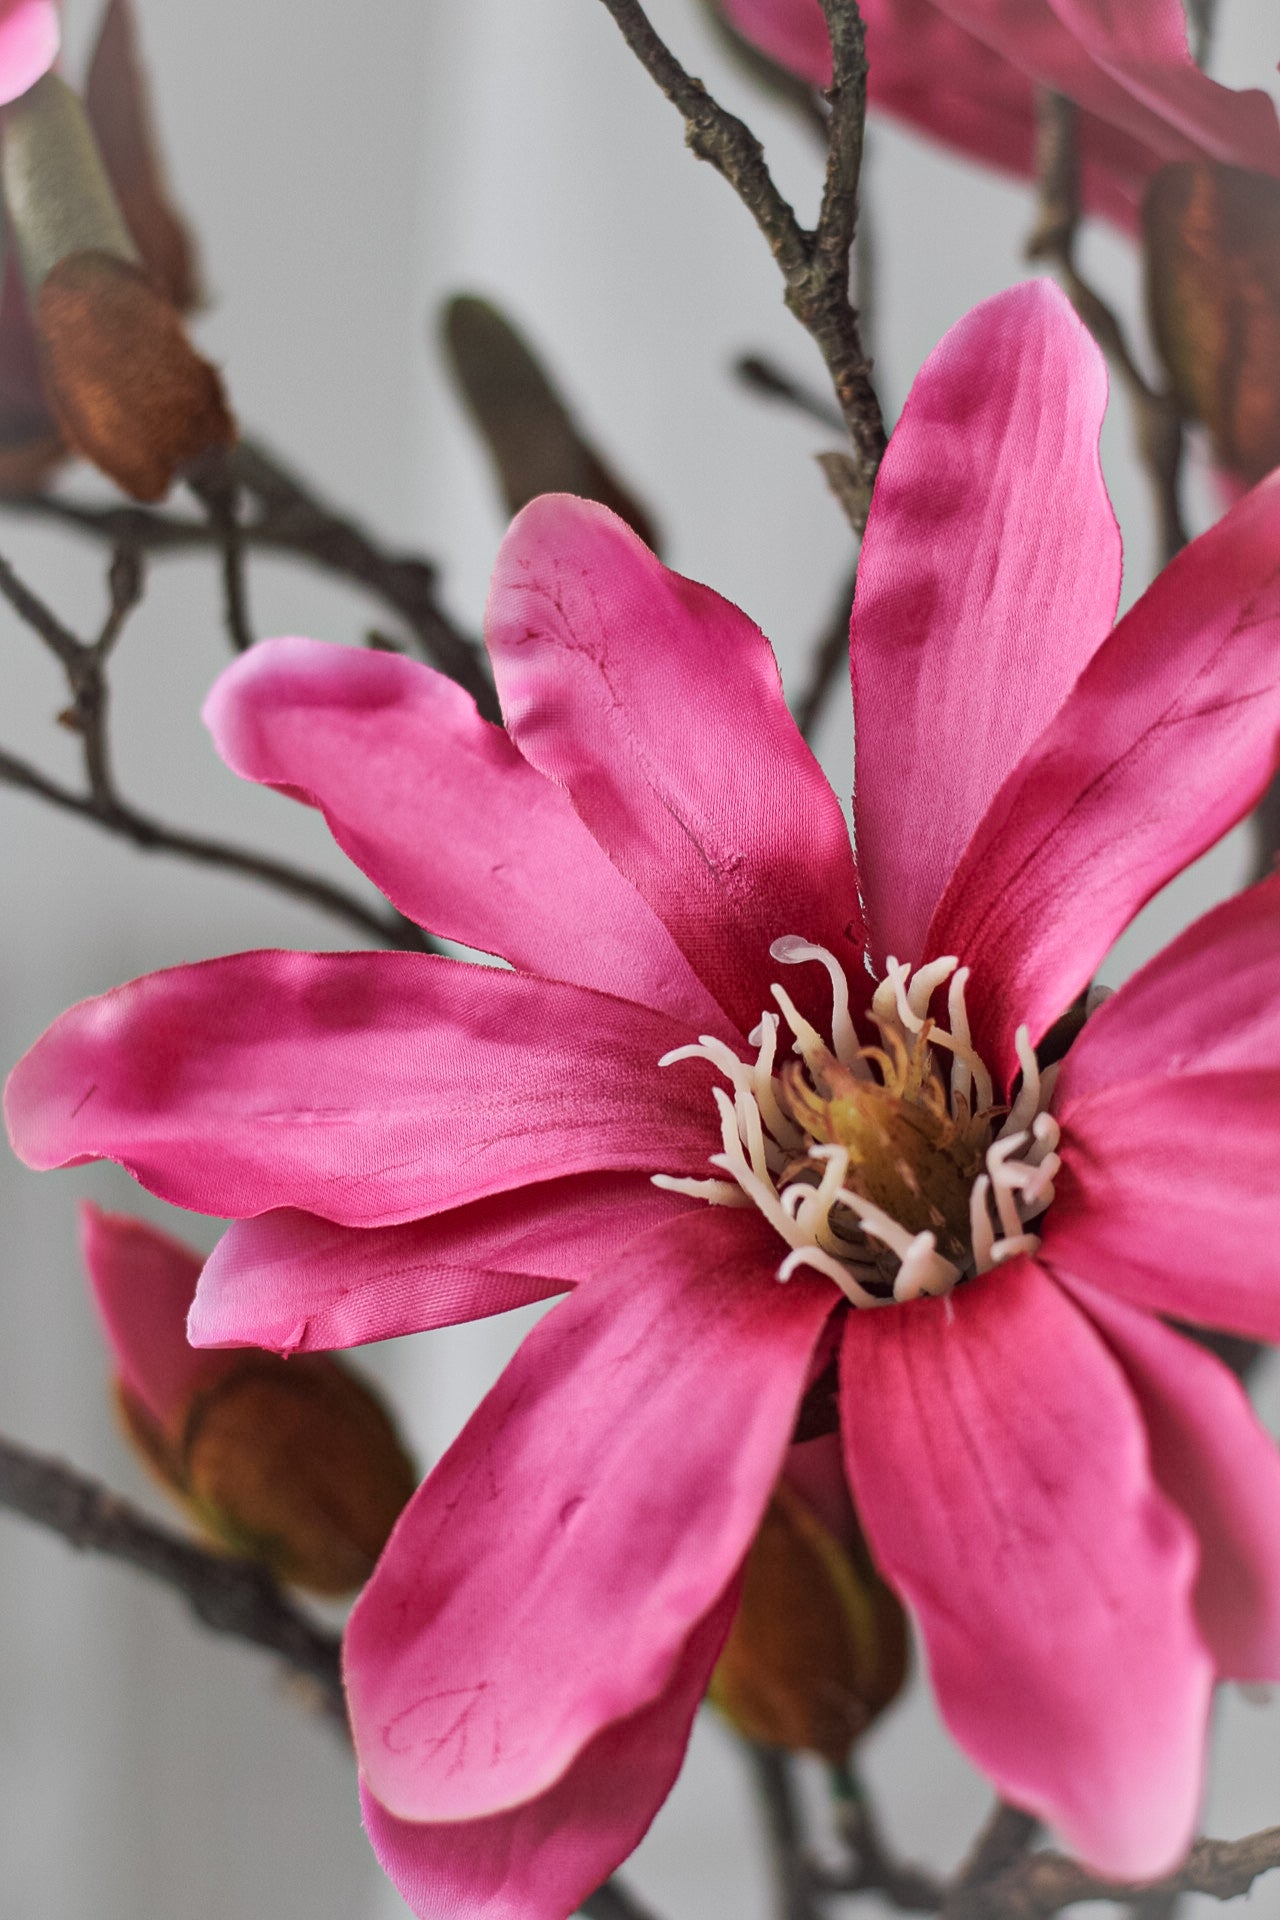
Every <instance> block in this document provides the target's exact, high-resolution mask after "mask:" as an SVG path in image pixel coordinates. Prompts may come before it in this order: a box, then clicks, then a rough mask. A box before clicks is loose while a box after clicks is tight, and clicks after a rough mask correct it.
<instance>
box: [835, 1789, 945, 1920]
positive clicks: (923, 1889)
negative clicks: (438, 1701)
mask: <svg viewBox="0 0 1280 1920" xmlns="http://www.w3.org/2000/svg"><path fill="white" fill-rule="evenodd" d="M831 1786H832V1791H833V1795H834V1806H835V1816H836V1830H837V1833H838V1834H839V1837H840V1840H841V1842H842V1843H843V1845H844V1847H845V1850H846V1852H847V1854H848V1864H847V1865H846V1866H845V1867H843V1868H841V1870H840V1871H839V1872H837V1873H828V1872H824V1871H823V1870H822V1869H821V1868H817V1867H815V1868H814V1869H813V1873H814V1880H815V1884H816V1885H818V1886H819V1887H821V1888H823V1889H825V1890H826V1891H827V1892H830V1893H880V1894H883V1895H884V1898H885V1899H886V1900H887V1901H888V1903H889V1905H890V1906H891V1907H897V1908H899V1909H900V1910H901V1911H903V1912H907V1913H936V1912H937V1910H938V1908H939V1907H941V1905H942V1903H943V1899H944V1898H945V1895H946V1888H945V1886H944V1885H943V1884H942V1883H941V1882H940V1881H938V1880H935V1879H933V1877H932V1876H931V1875H929V1874H927V1873H921V1872H920V1871H919V1870H918V1869H917V1868H916V1867H911V1866H904V1865H903V1864H902V1863H901V1862H900V1861H897V1860H895V1859H894V1858H893V1856H892V1854H891V1853H890V1852H889V1849H888V1847H887V1846H886V1845H885V1841H884V1837H883V1835H882V1834H881V1832H880V1823H879V1821H878V1820H877V1819H876V1815H875V1809H874V1807H873V1806H872V1804H871V1801H870V1799H869V1798H868V1796H867V1792H866V1789H865V1788H864V1787H863V1785H862V1782H861V1781H860V1780H859V1779H858V1778H857V1776H856V1775H855V1774H854V1773H852V1772H851V1771H850V1770H849V1769H848V1768H847V1767H839V1768H836V1769H834V1770H833V1772H832V1774H831Z"/></svg>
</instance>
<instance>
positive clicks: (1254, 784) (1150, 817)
mask: <svg viewBox="0 0 1280 1920" xmlns="http://www.w3.org/2000/svg"><path fill="white" fill-rule="evenodd" d="M1278 737H1280V476H1276V477H1273V478H1272V479H1270V480H1267V481H1264V482H1263V484H1262V485H1261V486H1259V487H1255V488H1254V490H1253V492H1252V493H1250V494H1247V495H1246V496H1245V498H1244V499H1243V500H1242V501H1241V502H1240V504H1239V505H1238V506H1237V507H1234V508H1233V509H1232V510H1231V512H1230V513H1228V514H1227V515H1226V517H1225V518H1224V519H1222V520H1220V521H1219V522H1218V524H1217V526H1215V527H1212V528H1211V529H1210V530H1209V532H1208V533H1205V534H1202V535H1201V536H1200V538H1199V539H1198V540H1194V541H1192V543H1191V545H1190V546H1189V547H1187V548H1185V549H1184V551H1183V552H1182V553H1181V554H1179V556H1178V558H1177V559H1176V560H1174V561H1173V563H1172V564H1171V565H1170V566H1168V567H1166V568H1165V569H1164V571H1163V573H1161V574H1160V575H1159V576H1158V577H1157V579H1156V580H1155V582H1154V584H1153V585H1152V586H1151V587H1149V588H1148V589H1147V591H1146V593H1145V594H1143V596H1142V598H1141V599H1140V600H1139V601H1138V602H1137V604H1136V605H1135V606H1134V607H1132V608H1131V609H1130V611H1129V612H1128V613H1127V614H1126V615H1125V616H1124V618H1123V619H1122V620H1121V621H1120V624H1119V625H1118V626H1117V627H1116V628H1115V631H1114V632H1113V633H1112V635H1111V638H1110V639H1109V640H1108V641H1106V642H1105V644H1104V645H1103V646H1102V647H1101V648H1100V649H1099V651H1098V652H1097V654H1096V655H1095V656H1094V659H1093V660H1092V662H1091V663H1090V665H1089V666H1088V667H1086V669H1085V671H1084V672H1083V673H1082V674H1081V676H1080V678H1079V680H1078V681H1077V682H1076V685H1075V687H1074V688H1073V690H1072V692H1071V693H1070V695H1069V696H1068V698H1067V700H1066V702H1065V704H1064V705H1063V707H1062V709H1061V711H1060V712H1059V714H1058V716H1057V718H1056V719H1055V720H1054V721H1052V722H1051V724H1050V725H1049V726H1048V727H1047V728H1046V730H1045V732H1044V733H1043V734H1042V735H1041V737H1040V739H1039V740H1038V741H1037V742H1036V744H1035V745H1034V746H1033V747H1032V748H1031V750H1030V751H1029V752H1028V753H1027V755H1026V756H1025V758H1024V759H1023V761H1022V762H1021V764H1020V765H1019V766H1018V767H1017V768H1016V769H1015V770H1014V772H1013V773H1012V774H1010V776H1009V778H1008V779H1007V780H1006V781H1005V783H1004V786H1003V787H1002V788H1001V789H1000V792H999V793H998V794H997V795H996V798H995V800H994V801H993V803H992V805H991V807H990V808H989V809H988V811H987V813H986V815H985V816H984V818H983V820H982V822H981V824H980V825H979V827H978V829H977V831H976V833H975V834H974V836H973V839H972V840H971V841H970V842H969V846H968V848H967V849H966V851H965V854H964V857H963V858H962V859H961V861H960V864H959V866H958V867H957V868H956V871H955V874H954V875H953V877H952V880H951V883H950V885H949V886H948V888H947V891H946V893H945V894H944V895H943V898H942V900H941V902H940V904H939V906H938V910H937V912H936V913H935V915H934V918H933V924H932V926H931V928H930V931H929V936H928V939H927V941H926V946H927V948H928V951H929V952H930V953H931V954H934V953H939V954H941V953H955V954H958V955H959V956H960V957H961V959H962V960H964V961H965V962H966V963H967V964H969V965H970V966H971V967H972V969H973V982H972V984H971V986H970V989H969V1006H970V1008H971V1009H972V1010H973V1030H974V1040H975V1044H976V1045H977V1047H978V1050H979V1052H980V1053H982V1054H983V1055H984V1057H985V1058H986V1059H987V1060H988V1062H989V1063H991V1064H998V1066H999V1068H1000V1069H1002V1070H1005V1071H1011V1070H1012V1068H1013V1065H1014V1048H1013V1035H1014V1031H1015V1029H1016V1027H1017V1026H1018V1024H1019V1022H1021V1021H1024V1020H1025V1021H1026V1023H1027V1025H1028V1026H1029V1028H1030V1030H1031V1038H1032V1040H1033V1042H1034V1041H1036V1040H1038V1039H1039V1038H1040V1036H1041V1035H1042V1034H1043V1033H1044V1032H1045V1031H1046V1029H1047V1028H1048V1027H1049V1026H1050V1024H1051V1023H1052V1022H1053V1020H1054V1019H1056V1018H1057V1016H1058V1014H1060V1013H1061V1012H1062V1011H1063V1009H1064V1008H1065V1007H1068V1006H1069V1005H1070V1004H1071V1002H1072V1001H1073V1000H1074V999H1075V997H1076V995H1077V994H1078V993H1079V992H1080V990H1081V989H1082V988H1083V987H1084V986H1086V985H1087V983H1088V982H1089V981H1090V980H1091V979H1092V978H1093V975H1094V972H1095V971H1096V969H1097V966H1098V963H1099V962H1100V960H1101V959H1102V958H1103V956H1104V955H1105V954H1106V952H1107V951H1108V949H1109V948H1110V947H1111V945H1112V944H1113V942H1114V941H1115V939H1116V936H1117V935H1118V934H1119V933H1120V932H1121V931H1122V929H1123V928H1124V927H1125V926H1126V925H1127V924H1128V922H1129V921H1130V920H1131V919H1132V918H1133V916H1134V914H1135V913H1136V912H1137V911H1138V909H1139V908H1140V907H1141V906H1142V905H1143V904H1144V902H1146V901H1147V900H1149V899H1150V898H1151V896H1152V894H1153V893H1155V892H1157V891H1158V889H1159V888H1160V887H1162V886H1163V885H1164V883H1165V881H1166V880H1169V879H1171V878H1172V877H1173V875H1174V874H1175V873H1178V872H1180V871H1181V869H1182V868H1183V867H1185V866H1187V865H1189V864H1190V862H1191V861H1192V860H1194V859H1195V858H1196V857H1197V856H1198V855H1199V854H1201V853H1203V852H1204V851H1205V849H1206V848H1207V847H1210V846H1212V845H1213V843H1214V841H1215V840H1218V839H1219V838H1220V837H1221V836H1222V835H1223V834H1224V833H1225V832H1226V831H1227V829H1228V828H1229V827H1231V826H1234V824H1235V822H1236V821H1237V820H1239V819H1240V818H1241V816H1242V815H1243V814H1244V813H1246V812H1247V811H1248V810H1249V808H1250V807H1251V806H1252V805H1253V803H1254V801H1255V800H1256V799H1257V798H1258V796H1259V794H1260V793H1261V792H1262V790H1263V788H1264V787H1265V786H1266V784H1267V782H1268V780H1269V779H1270V777H1271V773H1272V769H1273V767H1274V766H1275V763H1276V743H1277V738H1278Z"/></svg>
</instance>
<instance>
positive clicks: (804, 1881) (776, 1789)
mask: <svg viewBox="0 0 1280 1920" xmlns="http://www.w3.org/2000/svg"><path fill="white" fill-rule="evenodd" d="M742 1745H743V1749H744V1751H745V1752H746V1755H747V1758H748V1760H749V1761H750V1763H751V1772H752V1777H753V1779H754V1781H755V1785H756V1793H757V1797H758V1799H759V1803H760V1808H761V1811H762V1813H763V1814H764V1831H765V1843H766V1845H767V1848H768V1852H769V1862H770V1866H771V1868H772V1872H773V1884H774V1912H775V1915H776V1920H821V1912H822V1910H821V1908H820V1906H819V1904H818V1887H817V1884H816V1882H815V1879H814V1876H813V1873H812V1871H811V1868H810V1864H809V1858H808V1849H807V1846H806V1843H805V1835H804V1822H803V1818H802V1816H801V1812H800V1803H799V1799H798V1796H797V1794H796V1788H795V1780H794V1777H793V1774H792V1761H791V1756H790V1754H789V1753H786V1752H784V1751H783V1749H782V1748H781V1747H766V1746H761V1745H759V1744H758V1743H757V1742H755V1741H753V1740H744V1741H743V1743H742Z"/></svg>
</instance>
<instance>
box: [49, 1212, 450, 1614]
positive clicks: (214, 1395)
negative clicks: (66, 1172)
mask: <svg viewBox="0 0 1280 1920" xmlns="http://www.w3.org/2000/svg"><path fill="white" fill-rule="evenodd" d="M81 1228H82V1246H83V1251H84V1258H85V1265H86V1267H87V1269H88V1273H89V1279H90V1282H91V1285H92V1288H93V1293H94V1298H95V1302H96V1304H97V1308H98V1313H99V1317H100V1319H101V1321H102V1325H103V1330H104V1332H105V1334H106V1337H107V1343H108V1346H109V1347H110V1349H111V1354H112V1359H113V1363H114V1367H115V1373H116V1403H117V1407H118V1410H119V1413H120V1417H121V1422H122V1424H123V1427H124V1430H125V1433H126V1436H127V1437H128V1439H129V1440H130V1441H131V1443H132V1445H133V1447H134V1450H135V1451H136V1452H137V1454H138V1455H139V1457H140V1458H141V1460H142V1462H143V1464H144V1465H145V1466H146V1467H147V1468H148V1469H149V1471H150V1472H151V1473H152V1474H153V1475H154V1476H155V1478H156V1479H157V1480H158V1481H159V1482H160V1483H161V1485H162V1486H163V1487H164V1488H165V1489H166V1491H167V1492H168V1493H170V1494H171V1495H173V1496H174V1497H175V1498H176V1499H177V1500H178V1502H179V1503H180V1504H181V1506H182V1507H183V1508H184V1510H185V1511H186V1513H187V1514H188V1515H189V1517H190V1518H192V1519H193V1520H195V1522H196V1523H197V1524H198V1526H199V1527H200V1528H201V1530H202V1531H203V1532H204V1533H205V1534H206V1535H207V1536H208V1537H209V1539H210V1540H212V1541H213V1542H214V1543H215V1544H216V1545H218V1546H219V1547H221V1548H222V1549H223V1550H224V1551H227V1552H229V1553H232V1554H235V1555H238V1556H240V1557H242V1558H245V1559H253V1560H259V1561H261V1562H263V1563H264V1564H265V1565H266V1566H268V1567H269V1568H270V1569H271V1571H272V1572H273V1573H274V1574H276V1576H277V1577H278V1578H279V1579H281V1580H287V1581H291V1582H293V1583H295V1584H296V1585H298V1586H303V1587H308V1588H310V1589H311V1590H312V1591H313V1592H315V1593H323V1594H340V1593H347V1592H350V1591H352V1590H353V1589H354V1588H356V1587H358V1586H360V1585H361V1584H362V1583H363V1582H364V1580H366V1579H367V1578H368V1576H369V1574H370V1573H371V1572H372V1570H373V1565H374V1562H375V1561H376V1559H377V1557H378V1555H379V1553H380V1552H381V1551H382V1548H383V1545H384V1544H385V1542H386V1539H387V1536H388V1534H389V1533H390V1532H391V1529H392V1527H393V1526H394V1525H395V1522H396V1520H397V1519H398V1517H399V1515H400V1512H401V1510H402V1508H403V1507H404V1505H405V1503H406V1501H407V1500H408V1499H409V1496H410V1495H411V1494H412V1492H413V1491H414V1487H415V1485H416V1483H417V1475H416V1472H415V1469H414V1465H413V1462H412V1460H411V1459H410V1458H409V1455H408V1454H407V1452H406V1451H405V1449H404V1447H403V1445H402V1444H401V1442H400V1439H399V1436H398V1435H397V1433H396V1429H395V1426H394V1424H393V1422H392V1420H391V1418H390V1416H389V1414H388V1413H387V1410H386V1408H385V1407H384V1406H383V1404H382V1402H381V1400H380V1399H379V1398H378V1397H377V1395H376V1394H375V1393H374V1392H373V1390H372V1389H371V1388H370V1387H369V1386H368V1385H366V1384H365V1383H364V1382H363V1381H361V1380H360V1379H358V1378H357V1377H356V1375H355V1374H354V1373H352V1372H351V1371H350V1369H349V1368H347V1367H345V1366H344V1365H343V1364H342V1363H341V1362H339V1361H338V1360H335V1359H333V1358H332V1357H331V1356H330V1355H328V1354H299V1355H296V1356H294V1357H293V1358H291V1359H288V1360H283V1359H281V1358H280V1357H279V1356H278V1355H275V1354H266V1353H259V1352H257V1351H256V1350H245V1349H238V1348H237V1349H232V1350H227V1351H216V1352H209V1351H198V1350H197V1349H195V1348H193V1347H191V1346H190V1345H189V1344H188V1342H187V1337H186V1321H187V1312H188V1309H189V1308H190V1305H191V1301H192V1298H193V1296H194V1294H195V1289H196V1282H197V1280H198V1279H199V1276H200V1267H201V1264H202V1263H201V1260H200V1257H199V1255H198V1254H195V1253H193V1252H192V1251H191V1250H190V1249H189V1248H187V1247H184V1246H181V1245H179V1243H178V1242H177V1241H174V1240H170V1239H169V1238H168V1237H167V1236H166V1235H164V1234H161V1233H157V1232H156V1231H155V1230H154V1229H153V1228H151V1227H148V1226H147V1225H146V1224H145V1223H144V1222H143V1221H141V1220H133V1219H129V1218H128V1217H126V1216H123V1215H118V1214H106V1213H101V1212H99V1210H98V1209H97V1208H96V1207H92V1206H85V1207H84V1208H82V1210H81Z"/></svg>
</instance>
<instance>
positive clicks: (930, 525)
mask: <svg viewBox="0 0 1280 1920" xmlns="http://www.w3.org/2000/svg"><path fill="white" fill-rule="evenodd" d="M1106 403H1107V377H1106V370H1105V368H1104V366H1103V361H1102V355H1101V354H1100V353H1099V351H1098V349H1097V347H1096V346H1095V345H1094V343H1093V341H1092V340H1091V339H1090V338H1089V336H1088V334H1087V333H1086V332H1085V330H1084V328H1083V326H1082V325H1081V323H1080V321H1079V320H1077V318H1076V316H1075V314H1074V313H1073V312H1072V311H1071V308H1070V306H1069V304H1068V302H1067V300H1066V297H1065V295H1063V294H1062V293H1060V292H1059V291H1058V289H1057V288H1056V287H1054V286H1053V285H1051V284H1050V282H1048V281H1046V280H1040V281H1031V282H1029V283H1028V284H1026V285H1024V286H1020V287H1014V288H1013V289H1011V290H1010V291H1009V292H1008V293H1002V294H998V295H997V296H996V298H995V299H993V300H988V301H986V302H984V304H983V305H982V306H980V307H976V308H975V309H974V311H973V312H972V313H970V314H968V315H966V317H965V318H964V319H963V320H962V321H960V322H959V324H958V325H957V326H954V327H953V328H952V329H951V331H950V333H948V334H947V336H946V338H945V339H944V340H943V342H942V344H941V346H939V347H937V348H936V349H935V350H934V352H933V353H932V354H931V355H930V357H929V359H928V360H927V361H926V362H925V365H924V367H923V369H922V370H921V372H920V373H919V374H918V375H917V377H916V380H915V383H914V385H913V386H912V388H911V393H910V397H909V398H908V400H907V404H906V406H905V408H904V409H903V414H902V418H901V419H900V420H899V422H898V425H897V426H896V427H895V428H894V431H893V436H892V438H891V440H890V442H889V450H888V452H887V454H886V455H885V458H884V462H883V465H882V466H881V469H880V473H879V477H878V478H877V480H876V492H875V511H874V513H873V515H872V517H871V520H870V522H869V524H868V527H867V534H866V539H865V541H864V543H863V549H862V555H861V558H860V560H859V562H858V587H857V594H856V597H855V600H854V609H853V627H852V660H853V701H854V713H855V716H856V726H857V748H856V752H857V763H856V764H857V777H856V793H855V820H856V839H857V848H858V867H859V874H860V877H861V880H862V885H863V890H864V894H865V898H866V902H867V918H868V926H869V932H870V938H871V947H872V955H873V959H874V960H875V961H876V963H877V968H878V969H879V968H881V967H882V966H883V963H884V959H885V956H886V955H887V954H894V955H896V956H897V957H898V958H899V959H900V960H908V961H910V962H911V963H912V965H919V964H920V963H921V962H922V961H925V960H929V959H933V958H935V957H936V950H935V952H931V953H926V952H924V951H923V947H924V943H925V938H926V935H927V933H928V929H929V922H930V920H931V918H932V916H933V911H934V908H935V907H936V906H937V903H938V901H939V899H940V898H941V896H942V893H943V890H944V889H945V887H946V885H947V882H948V881H949V880H950V878H951V875H952V872H953V870H954V868H955V866H956V863H957V862H958V860H959V858H960V855H961V854H962V853H963V852H964V849H965V847H966V845H967V844H968V841H969V839H970V838H971V836H972V834H973V832H974V829H975V828H976V827H977V825H978V823H979V821H980V820H981V819H982V816H983V815H984V814H985V812H986V810H987V808H988V806H989V805H990V803H991V801H992V799H993V798H994V796H995V794H996V792H997V790H998V789H999V788H1000V786H1001V785H1002V784H1003V782H1004V780H1005V778H1006V776H1007V775H1008V774H1010V773H1011V772H1012V770H1013V769H1014V767H1016V766H1017V764H1018V763H1019V761H1020V760H1021V759H1022V757H1023V755H1024V754H1025V753H1026V751H1027V749H1028V748H1029V747H1030V746H1031V745H1032V744H1033V743H1034V741H1035V740H1036V739H1037V737H1038V736H1039V734H1040V733H1041V732H1042V731H1043V730H1044V728H1045V727H1046V726H1047V725H1048V723H1049V722H1050V721H1051V720H1052V719H1053V718H1054V717H1055V715H1056V714H1057V712H1058V709H1059V708H1060V707H1061V705H1062V703H1063V701H1064V700H1065V698H1066V696H1067V694H1068V693H1069V692H1070V689H1071V687H1072V684H1073V683H1074V681H1075V679H1076V677H1077V676H1078V674H1079V673H1080V671H1081V669H1082V668H1083V667H1084V666H1085V665H1086V664H1087V663H1088V661H1089V660H1090V658H1091V657H1092V656H1093V654H1094V653H1095V652H1096V651H1097V649H1098V647H1099V646H1100V644H1101V643H1102V641H1103V640H1105V639H1106V637H1107V635H1108V634H1109V633H1110V631H1111V627H1112V623H1113V621H1114V620H1115V613H1116V604H1117V601H1118V599H1119V595H1120V533H1119V529H1118V527H1117V526H1116V519H1115V515H1114V513H1113V512H1112V509H1111V502H1110V500H1109V499H1108V497H1107V490H1106V486H1105V484H1104V482H1103V478H1102V469H1101V467H1100V465H1099V462H1098V436H1099V433H1100V432H1101V428H1102V416H1103V413H1104V411H1105V409H1106ZM944 716H945V730H944V727H943V725H942V722H943V719H944Z"/></svg>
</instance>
